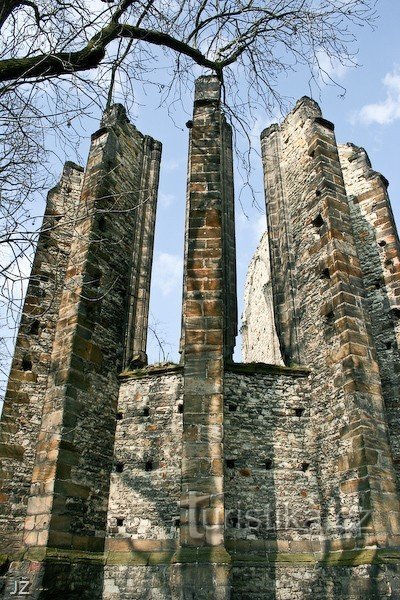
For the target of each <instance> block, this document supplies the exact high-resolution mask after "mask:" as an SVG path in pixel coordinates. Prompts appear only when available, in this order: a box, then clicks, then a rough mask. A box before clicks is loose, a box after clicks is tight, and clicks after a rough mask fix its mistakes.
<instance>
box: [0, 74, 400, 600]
mask: <svg viewBox="0 0 400 600" xmlns="http://www.w3.org/2000/svg"><path fill="white" fill-rule="evenodd" d="M160 151H161V147H160V144H159V142H156V141H155V140H153V139H152V138H150V137H148V136H143V135H141V134H140V133H139V132H138V131H137V130H136V129H135V128H134V127H133V126H132V125H131V124H130V123H129V122H128V120H127V117H126V115H125V112H124V110H123V108H122V107H120V106H115V107H113V108H112V109H111V110H110V111H108V112H107V113H106V114H105V115H104V118H103V122H102V127H101V129H100V130H99V131H98V132H96V133H95V134H94V135H93V136H92V145H91V149H90V153H89V159H88V164H87V167H86V170H85V171H83V169H81V168H80V167H77V166H76V165H74V164H72V163H67V165H66V167H65V169H64V173H63V176H62V179H61V182H60V184H59V185H58V186H57V187H56V188H55V189H54V190H53V191H52V192H50V194H49V197H48V205H47V210H46V215H45V220H44V224H43V229H42V233H41V235H40V239H39V244H38V249H37V253H36V258H35V262H34V266H33V271H32V277H31V280H30V283H29V287H28V293H27V298H26V302H25V306H24V314H23V317H22V321H21V327H20V332H19V336H18V340H17V346H16V352H15V358H14V362H13V368H12V371H11V375H10V381H9V386H8V390H7V396H6V402H5V407H4V412H3V417H2V424H1V436H2V439H1V444H0V457H1V460H2V466H1V469H2V471H1V476H2V490H1V495H0V502H1V504H0V506H1V513H0V517H1V520H0V526H1V542H2V550H1V553H2V565H3V567H2V572H3V583H4V585H3V590H2V591H3V597H4V598H11V597H15V595H16V594H15V593H14V592H15V590H17V591H21V589H23V590H24V591H25V590H26V589H28V590H29V593H30V595H31V597H33V598H54V597H57V598H87V599H100V598H102V599H104V600H117V599H120V598H126V599H128V598H129V599H133V600H142V599H144V598H148V599H152V600H155V599H156V598H159V599H163V600H178V599H182V600H183V599H185V600H186V599H196V600H205V599H209V600H216V599H218V600H228V599H229V598H232V599H250V600H251V599H254V600H256V599H260V598H265V599H267V598H268V599H272V598H277V599H278V600H285V599H287V598H290V599H293V600H315V599H320V600H325V599H332V600H334V599H335V600H338V599H340V600H347V599H348V598H354V599H359V600H361V598H363V599H365V598H371V599H372V598H374V599H375V598H376V599H377V598H379V599H381V598H396V597H398V596H400V569H399V566H398V559H399V557H400V551H399V548H400V523H399V489H398V477H397V475H396V470H397V471H398V468H399V456H398V453H399V448H400V438H399V435H400V432H399V410H400V409H399V386H398V372H397V371H398V364H399V361H398V358H399V357H398V342H399V340H398V335H399V331H400V329H399V314H400V305H399V302H400V300H399V299H398V298H399V296H398V282H399V281H400V279H399V277H400V275H399V269H400V267H399V258H400V253H399V242H398V237H397V233H396V229H395V225H394V221H393V216H392V213H391V209H390V203H389V199H388V196H387V190H386V182H385V181H384V179H383V178H382V177H381V176H380V175H379V174H377V173H375V172H374V171H373V170H372V169H371V166H370V164H369V161H368V157H367V156H366V154H365V152H364V151H363V150H362V149H360V148H356V147H354V146H352V145H347V146H342V147H339V148H338V147H337V145H336V141H335V137H334V133H333V125H332V124H331V123H330V122H328V121H326V120H324V119H323V118H322V116H321V112H320V109H319V107H318V106H317V105H316V104H315V103H314V102H313V101H311V100H310V99H308V98H303V99H302V100H300V101H299V102H298V104H297V105H296V107H295V109H294V110H293V111H292V112H291V113H290V114H289V115H288V117H287V118H286V119H285V121H284V122H283V124H282V125H281V126H277V125H274V126H272V127H270V128H269V129H267V130H266V131H265V132H264V133H263V135H262V153H263V165H264V172H265V188H266V197H267V212H268V222H269V245H270V248H269V252H268V249H267V248H266V243H267V242H268V237H267V236H264V237H263V239H262V242H261V244H260V248H259V250H258V253H257V254H256V256H255V258H254V260H253V262H252V265H251V267H250V274H249V286H248V290H247V293H246V311H245V314H246V322H245V327H244V337H245V349H246V351H245V355H246V360H247V361H248V362H246V363H241V364H239V363H234V362H233V358H232V356H233V349H234V345H235V336H236V331H237V309H236V267H235V261H236V259H235V233H234V193H233V160H232V133H231V128H230V126H229V125H228V124H227V122H226V120H225V117H224V113H223V108H222V106H221V100H220V84H219V82H218V80H217V79H216V78H215V77H201V78H199V79H198V80H197V82H196V89H195V100H194V112H193V121H192V128H191V131H190V140H189V166H188V192H187V210H186V232H185V270H184V282H183V310H182V335H181V351H182V360H181V363H180V364H179V365H174V364H157V365H147V358H146V333H147V318H148V303H149V289H150V276H151V263H152V250H153V237H154V222H155V208H156V197H157V185H158V173H159V167H160ZM269 256H270V258H269ZM268 263H270V271H271V273H269V264H268ZM270 280H271V281H270ZM268 357H271V360H272V359H273V362H274V363H275V364H266V362H265V361H266V360H268ZM250 361H251V362H250ZM22 586H24V587H22Z"/></svg>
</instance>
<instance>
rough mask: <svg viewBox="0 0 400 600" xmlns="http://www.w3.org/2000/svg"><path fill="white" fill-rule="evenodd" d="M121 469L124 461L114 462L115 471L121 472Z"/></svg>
mask: <svg viewBox="0 0 400 600" xmlns="http://www.w3.org/2000/svg"><path fill="white" fill-rule="evenodd" d="M123 470H124V463H122V462H117V463H115V472H116V473H122V471H123Z"/></svg>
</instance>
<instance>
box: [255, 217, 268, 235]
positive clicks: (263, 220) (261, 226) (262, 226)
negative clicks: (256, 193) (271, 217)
mask: <svg viewBox="0 0 400 600" xmlns="http://www.w3.org/2000/svg"><path fill="white" fill-rule="evenodd" d="M252 227H253V231H254V234H255V236H256V238H257V239H260V237H261V236H262V234H263V233H264V232H265V231H266V229H267V217H266V215H265V214H262V215H260V216H259V217H258V219H257V220H256V221H254V222H253V223H252Z"/></svg>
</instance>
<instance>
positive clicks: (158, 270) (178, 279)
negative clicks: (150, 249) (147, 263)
mask: <svg viewBox="0 0 400 600" xmlns="http://www.w3.org/2000/svg"><path fill="white" fill-rule="evenodd" d="M182 274H183V259H182V257H181V256H179V255H178V254H168V253H167V252H160V254H158V255H157V256H156V259H155V261H154V268H153V281H154V285H155V286H156V287H158V288H159V290H160V291H161V293H162V295H163V296H169V294H171V292H173V291H174V289H175V288H177V287H179V288H180V286H181V285H182Z"/></svg>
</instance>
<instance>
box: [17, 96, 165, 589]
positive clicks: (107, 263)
mask: <svg viewBox="0 0 400 600" xmlns="http://www.w3.org/2000/svg"><path fill="white" fill-rule="evenodd" d="M102 125H103V126H102V127H101V129H100V130H98V131H97V132H96V133H95V134H94V135H93V136H92V144H91V149H90V153H89V158H88V164H87V169H86V172H85V177H84V181H83V187H82V192H81V196H80V202H79V207H78V211H77V217H76V218H77V221H76V230H75V232H74V238H73V242H72V245H71V250H70V256H69V261H68V267H67V271H66V276H65V282H64V286H63V291H62V297H61V301H60V309H59V313H58V317H56V316H55V318H56V319H57V320H56V331H55V336H54V343H53V347H52V352H51V359H50V367H49V378H48V381H47V386H46V394H45V401H44V405H43V412H42V415H41V417H42V418H41V423H40V433H39V435H38V443H37V446H36V458H35V468H34V472H33V478H32V485H31V491H30V497H29V500H28V509H27V514H28V516H27V518H26V520H25V532H24V543H25V546H26V548H27V549H28V552H27V555H29V556H32V552H33V553H34V554H35V556H36V555H37V553H38V552H39V555H40V558H41V559H43V558H44V556H48V555H49V551H50V549H51V548H57V549H60V548H64V549H66V550H69V551H71V550H73V551H87V552H95V551H102V550H103V548H104V539H105V533H106V531H105V530H106V516H107V502H108V491H109V480H110V473H111V469H112V462H113V442H114V433H115V423H116V416H115V415H116V407H117V398H118V390H119V383H120V382H119V379H118V375H119V373H120V371H121V368H122V364H123V355H124V337H125V332H126V327H127V315H128V314H132V302H131V299H130V293H129V292H130V285H131V284H132V270H135V271H136V275H137V277H139V278H140V277H141V276H142V275H143V270H146V269H148V268H151V265H150V264H149V258H148V257H147V258H145V259H144V260H142V259H141V258H138V259H137V261H136V262H135V264H132V248H134V247H135V236H136V235H141V234H140V232H141V231H143V227H142V225H141V223H143V222H144V221H146V218H145V216H144V214H143V213H144V212H146V211H145V208H144V207H145V204H144V202H143V193H145V190H146V189H151V188H153V189H154V181H157V175H154V172H153V171H154V169H155V168H158V163H159V159H160V149H161V148H160V144H159V142H156V141H155V140H152V139H151V138H145V137H144V136H143V135H142V134H140V133H139V132H138V131H137V130H136V129H135V127H133V126H132V125H131V124H130V123H129V121H128V119H127V116H126V113H125V110H124V109H123V107H121V106H119V105H116V106H114V107H112V109H110V111H109V112H108V113H107V114H106V115H105V118H104V120H103V124H102ZM145 155H146V158H148V159H149V161H150V163H151V164H152V165H153V168H148V161H145V160H144V159H145ZM152 198H153V200H154V194H150V196H149V199H148V201H149V202H151V201H152ZM151 213H152V214H153V215H154V209H152V210H151ZM153 221H154V219H153ZM148 226H149V225H148V224H147V227H148ZM152 231H154V223H153V228H152ZM151 236H152V232H151ZM142 238H143V236H142ZM140 243H141V242H140V241H139V245H140ZM149 284H150V282H149V276H148V274H147V283H146V286H149ZM144 312H145V311H143V310H141V311H139V312H138V313H137V314H138V315H139V317H140V318H135V319H134V323H132V326H133V327H134V328H135V333H136V334H140V328H141V327H146V326H147V319H146V318H145V316H146V315H145V314H144ZM142 339H143V337H142ZM50 553H51V551H50ZM50 563H51V560H50V559H48V560H47V561H46V562H45V563H44V569H38V570H37V572H36V574H35V577H36V583H35V587H36V588H37V589H38V588H39V587H40V586H41V585H43V586H44V588H47V589H48V590H49V591H50V590H51V593H53V594H57V593H60V590H62V589H64V588H65V586H70V587H71V586H72V587H74V588H75V590H76V593H77V594H78V595H79V594H80V593H82V594H83V593H84V581H83V580H79V579H78V575H79V568H78V567H73V568H72V567H71V566H70V567H68V565H67V566H66V565H64V564H59V565H58V566H55V565H54V564H50ZM92 566H93V568H92V571H91V578H92V579H93V580H94V579H96V578H97V579H98V578H99V577H100V578H102V570H99V564H98V563H96V562H95V563H94V565H92ZM71 573H72V574H71ZM98 583H99V582H98ZM85 593H86V592H85Z"/></svg>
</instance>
